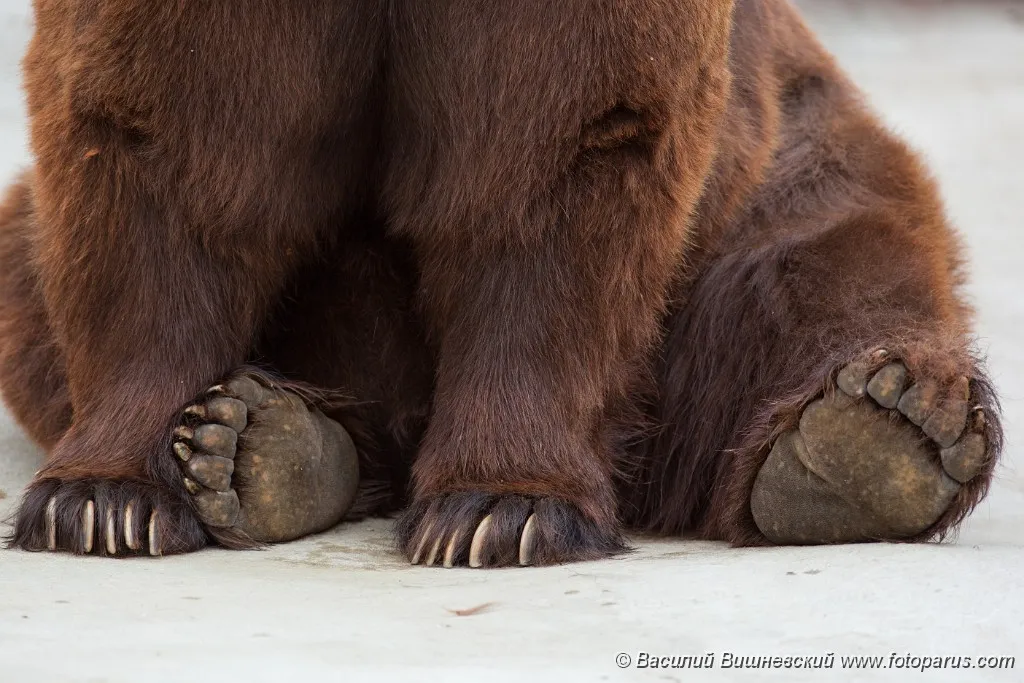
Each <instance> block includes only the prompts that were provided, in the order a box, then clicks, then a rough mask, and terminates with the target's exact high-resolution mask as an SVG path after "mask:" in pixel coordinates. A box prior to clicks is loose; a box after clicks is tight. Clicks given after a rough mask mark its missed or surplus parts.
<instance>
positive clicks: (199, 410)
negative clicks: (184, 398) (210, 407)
mask: <svg viewBox="0 0 1024 683" xmlns="http://www.w3.org/2000/svg"><path fill="white" fill-rule="evenodd" d="M185 414H186V415H191V416H192V417H198V418H199V419H200V420H205V419H206V406H204V405H196V406H189V407H188V408H185Z"/></svg>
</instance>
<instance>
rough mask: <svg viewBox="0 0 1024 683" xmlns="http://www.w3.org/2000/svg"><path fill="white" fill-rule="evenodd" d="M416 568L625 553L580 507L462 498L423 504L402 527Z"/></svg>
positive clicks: (480, 496)
mask: <svg viewBox="0 0 1024 683" xmlns="http://www.w3.org/2000/svg"><path fill="white" fill-rule="evenodd" d="M398 536H399V544H400V545H401V547H402V549H403V550H404V551H405V553H406V555H407V556H408V557H409V559H410V561H411V562H412V563H413V564H420V563H422V564H425V565H428V566H431V565H443V566H445V567H456V566H467V565H468V566H470V567H506V566H516V565H519V566H527V565H546V564H557V563H560V562H575V561H581V560H594V559H599V558H602V557H608V556H610V555H613V554H615V553H618V552H621V551H622V550H624V549H625V546H624V544H623V542H622V539H621V537H620V536H619V533H618V531H617V530H606V529H602V528H600V527H599V525H597V524H595V523H594V522H592V521H591V520H589V519H588V518H587V517H585V516H584V515H583V514H582V513H581V512H580V511H579V510H578V509H577V508H576V507H575V506H573V505H570V504H569V503H566V502H565V501H561V500H557V499H555V498H533V497H525V496H517V495H504V496H495V495H487V494H481V493H456V494H451V495H446V496H437V497H434V498H431V499H429V500H426V501H419V502H417V503H414V504H413V506H412V507H410V508H409V509H408V510H407V511H406V512H405V514H404V515H403V517H402V519H401V520H400V521H399V524H398Z"/></svg>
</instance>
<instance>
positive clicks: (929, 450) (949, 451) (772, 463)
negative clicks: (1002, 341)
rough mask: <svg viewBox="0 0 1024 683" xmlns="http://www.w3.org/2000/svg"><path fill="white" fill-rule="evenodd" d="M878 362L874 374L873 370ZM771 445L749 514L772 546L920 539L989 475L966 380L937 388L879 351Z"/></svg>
mask: <svg viewBox="0 0 1024 683" xmlns="http://www.w3.org/2000/svg"><path fill="white" fill-rule="evenodd" d="M880 360H881V361H882V362H883V363H884V362H885V361H887V360H888V361H890V362H888V363H887V364H884V365H882V367H880V368H879V369H877V371H874V372H872V371H871V369H872V368H875V367H877V366H878V365H879V361H880ZM836 383H837V385H838V387H839V391H837V392H835V393H834V394H832V395H829V396H826V397H824V398H822V399H819V400H817V401H814V402H813V403H811V404H810V405H808V406H807V407H806V408H805V409H804V411H803V414H802V415H801V417H800V424H799V428H798V429H795V430H793V431H791V432H788V433H786V434H783V435H782V436H781V437H779V439H778V440H777V441H776V443H775V444H774V447H773V448H772V451H771V453H770V454H769V456H768V459H767V460H766V461H765V464H764V465H763V466H762V468H761V470H760V472H759V473H758V475H757V479H756V481H755V484H754V489H753V492H752V494H751V511H752V512H753V515H754V520H755V522H756V523H757V525H758V528H760V530H761V532H762V533H763V534H764V535H765V536H766V537H767V538H768V539H769V540H770V541H772V542H774V543H798V544H804V543H845V542H853V541H865V540H897V539H907V538H913V537H917V536H920V535H921V534H925V533H926V532H927V531H928V530H929V528H930V527H932V526H933V525H934V524H935V523H936V522H937V521H938V520H939V519H940V518H941V517H942V516H943V515H944V513H946V511H947V510H948V509H949V508H950V506H951V505H952V504H953V501H954V498H956V496H957V494H958V492H960V490H961V487H962V486H963V485H964V484H966V483H967V482H970V481H971V480H972V479H974V478H975V477H977V476H978V475H979V474H981V473H982V472H984V471H986V470H987V469H989V467H988V466H989V464H990V458H991V456H990V454H989V452H988V446H987V443H986V438H985V420H986V418H985V413H984V411H983V410H982V409H981V408H980V407H972V402H971V398H972V397H971V392H970V383H969V381H968V380H967V378H966V377H964V378H961V379H960V380H959V381H957V382H955V383H953V384H952V385H951V386H950V385H947V386H942V385H940V384H939V383H938V382H936V381H934V380H932V379H930V378H929V377H927V375H925V374H924V373H918V376H917V377H916V378H914V380H913V381H911V379H910V377H909V373H908V371H907V368H906V367H905V366H904V365H903V364H902V363H900V362H895V361H892V360H891V359H889V358H888V357H887V355H886V354H885V352H878V353H876V354H875V355H874V356H873V357H869V358H866V359H863V360H861V361H857V362H854V363H851V364H850V365H848V366H846V367H845V368H843V369H842V371H840V373H839V375H838V377H837V381H836Z"/></svg>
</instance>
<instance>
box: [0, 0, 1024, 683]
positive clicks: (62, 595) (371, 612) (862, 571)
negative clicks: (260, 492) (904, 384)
mask: <svg viewBox="0 0 1024 683" xmlns="http://www.w3.org/2000/svg"><path fill="white" fill-rule="evenodd" d="M28 4H29V3H28V0H0V181H2V180H4V179H6V178H8V177H10V176H11V175H12V174H13V173H14V172H15V170H16V169H17V168H18V167H20V166H23V165H25V164H26V163H27V162H28V153H27V150H26V145H25V140H26V130H25V126H26V124H25V118H24V107H23V102H22V97H21V94H20V92H19V90H18V85H17V82H18V76H17V61H18V58H19V55H20V53H21V51H22V49H23V44H24V41H25V40H26V39H27V37H28V35H29V32H30V25H29V19H28V12H29V10H28ZM800 4H802V5H803V6H804V7H805V8H806V11H807V15H808V18H809V20H810V23H811V24H812V25H813V26H814V27H816V28H817V29H818V30H819V32H820V34H821V36H822V37H823V39H824V41H825V42H826V44H828V45H830V46H831V48H832V49H833V50H834V51H835V52H836V53H837V54H838V55H839V57H840V59H841V61H842V62H843V63H844V64H845V65H846V67H847V68H848V69H849V70H850V72H852V74H853V76H854V77H855V79H856V80H858V81H859V82H860V83H861V84H862V85H863V86H864V88H865V89H866V91H867V92H868V93H869V95H870V96H871V98H872V100H873V101H874V103H875V105H876V106H877V108H878V109H880V110H881V111H882V112H884V114H885V116H886V118H887V120H888V121H889V122H890V123H891V124H892V125H893V126H894V127H895V128H896V129H898V130H899V131H901V132H902V133H903V134H905V135H906V136H907V137H909V138H910V139H911V140H913V142H914V143H915V144H916V145H917V146H918V147H919V148H920V149H922V150H923V151H924V153H925V154H926V155H927V156H928V158H929V159H930V160H931V162H932V163H933V164H934V167H935V169H936V172H937V174H938V176H939V179H940V180H941V182H942V185H943V186H944V188H945V191H946V196H947V198H948V204H949V210H950V213H951V215H952V216H953V218H954V219H955V221H956V223H957V224H958V225H959V226H960V227H961V228H962V230H963V232H964V234H965V236H966V238H967V242H968V244H969V245H970V248H971V255H972V264H973V271H974V281H973V285H972V287H971V293H972V296H973V298H974V300H975V301H976V303H977V305H978V309H979V312H980V316H979V331H980V335H981V338H982V343H983V345H984V346H985V347H986V348H987V349H988V351H989V355H990V358H991V367H992V371H993V374H994V376H995V378H996V380H997V382H998V385H999V387H1000V389H1001V390H1002V395H1003V400H1004V407H1005V422H1006V427H1007V432H1008V436H1009V444H1008V450H1007V453H1006V459H1005V462H1004V464H1003V466H1002V468H1001V469H1000V470H999V472H998V480H997V481H996V483H995V486H994V487H993V490H992V494H991V496H990V497H989V498H988V500H987V501H986V502H985V503H984V504H983V505H982V506H981V508H980V509H979V510H978V511H977V512H976V513H975V514H974V516H973V517H972V518H971V519H970V520H969V521H968V523H967V524H966V526H965V527H964V529H963V532H962V533H961V535H960V537H959V540H958V541H957V542H955V543H949V544H944V545H919V546H904V545H858V546H846V547H831V548H778V549H756V550H734V549H730V548H727V547H725V546H723V545H720V544H714V543H698V542H687V541H681V540H680V541H651V540H643V539H636V542H637V546H638V550H637V552H635V553H633V554H630V555H627V556H625V557H622V558H619V559H615V560H609V561H604V562H594V563H589V564H579V565H572V566H564V567H555V568H547V569H529V570H502V571H474V570H449V571H443V570H439V569H427V568H420V567H411V566H409V565H408V564H406V563H405V562H403V561H402V560H401V559H400V558H399V557H398V556H397V555H396V554H394V553H393V552H392V550H391V546H390V541H389V523H388V522H386V521H371V522H367V523H363V524H359V525H355V526H345V527H342V528H339V529H336V530H334V531H332V532H329V533H325V534H321V535H319V536H316V537H314V538H310V539H307V540H304V541H301V542H297V543H292V544H290V545H286V546H281V547H277V548H274V549H271V550H267V551H264V552H248V553H239V552H229V551H223V550H207V551H204V552H201V553H198V554H194V555H189V556H184V557H174V558H166V559H162V560H159V561H152V560H148V559H140V560H124V561H112V560H104V559H95V558H73V557H65V556H58V555H45V554H28V553H23V552H13V551H0V681H10V682H11V683H32V682H36V681H38V682H41V683H54V682H59V681H90V682H99V681H124V682H137V681H178V680H183V679H186V678H187V679H189V680H193V681H216V682H217V683H224V682H225V681H235V680H245V681H247V682H248V683H257V682H260V681H281V680H310V681H321V680H323V681H334V680H337V681H342V680H344V681H349V680H395V681H409V680H423V679H426V677H427V676H431V677H435V678H441V679H443V680H480V679H485V680H498V681H502V680H516V681H519V680H523V679H524V678H525V679H527V680H573V681H575V680H580V681H602V680H607V681H617V680H624V681H630V680H636V681H640V680H650V681H657V680H662V681H681V680H709V681H710V680H716V681H717V680H738V681H755V680H761V679H766V680H777V681H820V680H831V679H835V680H844V681H845V680H851V681H854V680H894V681H897V680H921V681H945V680H949V681H969V680H979V681H981V680H984V681H1001V680H1002V681H1021V680H1024V645H1022V642H1024V639H1022V636H1024V571H1022V567H1024V473H1022V471H1021V462H1022V457H1024V441H1022V436H1021V435H1022V431H1021V428H1020V427H1021V425H1022V423H1024V352H1022V350H1021V342H1022V340H1024V296H1021V292H1024V267H1022V266H1021V259H1022V257H1024V228H1022V226H1021V223H1020V221H1021V218H1020V217H1021V215H1024V176H1022V172H1021V170H1020V166H1019V164H1020V161H1019V160H1020V159H1022V158H1024V11H1022V7H1021V6H1020V5H1016V6H1015V5H1014V3H1013V2H1006V3H996V2H985V1H980V0H975V1H973V2H970V1H965V2H962V3H955V2H941V1H940V0H933V1H924V0H918V1H917V2H910V1H909V0H907V1H906V2H897V1H895V0H884V1H883V0H869V1H864V0H849V1H848V2H841V1H839V0H803V2H801V3H800ZM40 459H41V454H40V453H39V451H37V450H36V449H35V448H34V447H33V446H32V445H30V444H29V442H28V441H27V440H26V439H25V437H24V436H23V435H22V434H21V433H20V432H19V431H18V429H17V428H16V427H15V426H14V424H13V423H12V422H11V421H10V419H9V418H8V417H6V415H5V414H2V413H0V517H6V516H7V515H9V514H10V513H11V512H12V510H13V508H14V504H15V502H16V500H17V498H18V496H19V494H20V492H21V490H22V488H23V487H24V485H25V484H26V483H27V482H28V481H29V479H30V477H31V475H32V472H33V471H34V470H35V469H36V468H37V467H38V465H39V463H40ZM481 605H488V607H486V608H485V609H482V610H480V611H476V612H473V613H471V614H465V613H464V614H461V615H460V614H458V613H457V610H467V609H470V608H474V607H478V606H481ZM641 652H649V653H652V654H655V655H659V656H660V655H682V656H688V655H691V656H692V655H696V656H701V655H705V654H711V653H713V654H714V666H715V668H714V669H711V670H705V671H703V672H693V671H683V670H675V671H658V670H650V669H647V670H643V669H637V668H635V666H636V660H637V659H638V657H639V653H641ZM619 653H625V654H626V655H628V656H629V657H631V658H632V659H633V660H634V661H633V664H632V665H631V666H629V667H627V668H620V667H619V666H617V661H616V660H617V656H618V655H619ZM827 653H835V659H834V664H833V668H832V669H829V670H818V671H775V672H763V671H750V670H748V671H738V670H736V669H728V668H723V664H724V663H725V662H726V661H728V660H727V655H729V654H732V655H744V656H747V655H768V656H774V655H780V656H787V655H824V654H827ZM892 653H897V654H898V655H900V656H904V655H907V654H909V655H911V656H965V657H974V658H977V657H979V656H997V657H998V656H1012V657H1016V659H1017V661H1016V668H1015V669H1014V670H1002V671H991V670H984V671H983V670H979V669H976V668H975V669H971V670H969V671H965V670H942V671H934V670H932V671H928V672H925V673H914V672H912V671H911V670H908V669H896V668H892V667H893V666H895V665H898V664H899V663H900V662H899V661H897V660H892V659H891V654H892ZM852 655H869V656H881V657H883V663H884V665H887V666H889V668H887V669H884V670H874V671H868V670H863V669H861V670H857V671H853V670H849V669H846V670H844V669H843V668H842V666H843V663H842V660H841V657H843V656H852Z"/></svg>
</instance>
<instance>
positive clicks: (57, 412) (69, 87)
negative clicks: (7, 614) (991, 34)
mask: <svg viewBox="0 0 1024 683" xmlns="http://www.w3.org/2000/svg"><path fill="white" fill-rule="evenodd" d="M24 71H25V86H26V90H27V93H28V110H29V116H30V121H31V140H32V148H33V152H34V157H35V163H34V168H33V169H32V170H31V172H29V173H27V174H26V175H25V176H23V177H22V178H21V179H20V180H19V181H18V182H17V183H15V185H14V187H13V188H12V189H11V190H10V191H9V192H8V195H7V198H6V201H5V203H4V204H3V207H2V209H0V386H2V388H3V393H4V397H5V399H6V401H7V404H8V405H9V407H10V409H11V411H12V412H13V413H14V415H15V416H16V418H17V419H18V420H19V421H20V423H21V424H22V425H23V426H24V427H25V429H26V430H27V431H28V433H29V434H31V436H32V437H33V438H34V439H35V440H36V441H38V442H39V443H40V444H42V445H43V446H44V447H45V448H46V449H47V450H48V457H47V461H46V464H45V466H44V467H43V468H42V469H41V470H40V472H39V473H38V475H37V476H36V479H35V480H34V481H33V482H32V484H31V485H30V486H29V488H28V491H27V492H26V494H25V497H24V500H23V502H22V504H21V507H20V510H19V512H18V515H17V519H16V523H15V528H14V531H13V535H12V537H11V542H12V544H13V545H15V546H18V547H21V548H25V549H29V550H46V549H49V550H63V551H71V552H75V553H90V552H91V553H97V554H106V555H113V556H120V555H132V554H151V555H159V554H167V553H179V552H185V551H190V550H195V549H197V548H200V547H202V546H204V545H206V544H207V543H209V542H211V541H216V542H218V543H220V544H222V545H225V546H229V547H246V546H252V545H255V544H258V543H260V542H266V541H280V540H286V539H289V538H295V537H298V536H301V535H303V534H308V533H312V532H314V531H318V530H321V529H324V528H326V527H329V526H331V525H333V524H335V523H336V522H337V521H338V520H339V519H341V518H342V517H343V516H344V515H345V514H349V515H350V516H356V515H366V514H384V513H388V512H391V511H396V510H399V509H402V510H404V511H403V512H402V513H401V516H400V518H399V521H398V524H397V535H398V542H399V545H400V547H401V549H402V551H403V552H404V553H406V555H407V556H408V557H409V558H410V559H411V560H412V561H413V562H422V563H425V564H444V565H446V566H452V565H467V564H468V565H471V566H501V565H510V564H546V563H554V562H564V561H572V560H583V559H591V558H599V557H604V556H608V555H610V554H613V553H616V552H619V551H621V550H623V549H624V548H625V547H626V546H625V543H624V540H623V534H624V533H625V532H626V531H627V530H647V531H654V532H659V533H664V534H679V533H683V532H689V533H693V534H696V535H697V536H699V537H701V538H706V539H720V540H725V541H728V542H731V543H733V544H739V545H756V544H790V543H839V542H853V541H868V540H924V539H930V538H935V537H942V536H943V535H945V534H947V533H949V532H950V531H952V530H954V529H955V528H956V526H957V525H958V523H959V522H960V521H961V520H962V519H963V517H964V516H965V515H966V514H967V513H968V512H969V511H970V510H971V509H972V508H973V507H974V506H975V505H976V504H977V503H978V501H979V500H980V499H981V497H982V496H983V495H984V493H985V492H986V489H987V486H988V484H989V481H990V479H991V475H992V471H993V468H994V466H995V463H996V460H997V456H998V454H999V451H1000V446H1001V434H1000V428H999V421H998V417H999V416H998V406H997V404H996V400H995V397H994V394H993V391H992V389H991V387H990V383H989V381H988V380H987V379H986V377H985V374H984V372H983V369H982V367H981V366H980V363H979V360H978V359H977V358H976V356H975V354H974V352H973V351H972V337H971V328H970V324H971V322H970V319H971V312H970V310H969V308H968V306H967V305H966V303H965V302H964V300H963V298H962V297H961V295H960V293H959V291H960V288H961V285H962V284H963V280H964V268H963V256H962V255H963V250H962V249H961V247H960V243H959V240H958V237H957V235H956V234H955V232H954V231H953V230H952V229H951V228H950V226H949V225H948V223H947V221H946V219H945V217H944V215H943V208H942V205H941V202H940V199H939V197H938V196H937V192H936V187H935V184H934V183H933V181H932V180H931V179H930V178H929V176H928V174H927V172H926V170H925V169H924V168H923V167H922V165H921V163H920V162H919V161H918V159H917V158H916V156H915V155H914V154H913V153H912V152H911V151H909V150H908V149H907V147H906V146H905V145H904V144H903V143H902V142H900V141H899V140H897V139H895V138H894V137H893V136H892V135H890V134H889V133H888V132H887V131H886V130H885V129H884V127H883V126H882V125H881V124H880V123H879V121H878V119H877V118H876V117H875V116H874V115H873V114H872V113H871V112H870V111H869V110H868V108H867V107H866V106H865V104H864V102H863V101H862V96H861V95H860V93H859V92H858V91H857V90H856V88H855V87H854V86H853V85H852V84H851V83H850V82H849V80H848V79H847V78H846V76H844V75H843V73H842V72H841V71H840V70H839V69H838V68H837V67H836V65H835V64H834V63H833V60H832V58H831V57H830V56H829V55H828V53H827V52H826V51H825V50H824V49H823V48H822V47H821V46H820V45H819V44H818V42H817V41H816V40H815V38H814V37H813V35H812V34H811V32H810V31H809V30H808V29H807V27H806V26H805V25H804V24H803V23H802V21H801V19H800V18H799V16H798V14H797V12H796V11H795V10H794V8H793V7H792V6H791V5H790V4H788V3H787V2H786V1H785V0H735V1H734V0H675V1H673V2H663V1H661V0H625V1H623V2H605V1H599V0H563V1H561V2H537V1H536V0H507V1H506V2H493V3H491V2H483V3H480V2H467V1H466V0H428V1H422V0H421V1H419V2H414V1H412V0H387V1H385V0H365V1H363V2H357V3H347V2H341V3H339V2H326V1H324V0H311V1H310V2H302V3H263V4H261V5H260V6H259V8H255V7H252V6H250V5H249V3H187V4H180V3H171V4H167V3H153V2H150V1H148V0H65V1H63V2H54V1H50V2H37V3H36V32H35V36H34V39H33V41H32V43H31V46H30V48H29V51H28V54H27V56H26V58H25V62H24ZM350 437H351V438H350ZM357 454H358V455H357ZM357 457H358V466H357V465H356V458H357ZM357 480H358V491H357V490H356V484H357ZM353 498H355V502H354V503H353Z"/></svg>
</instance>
